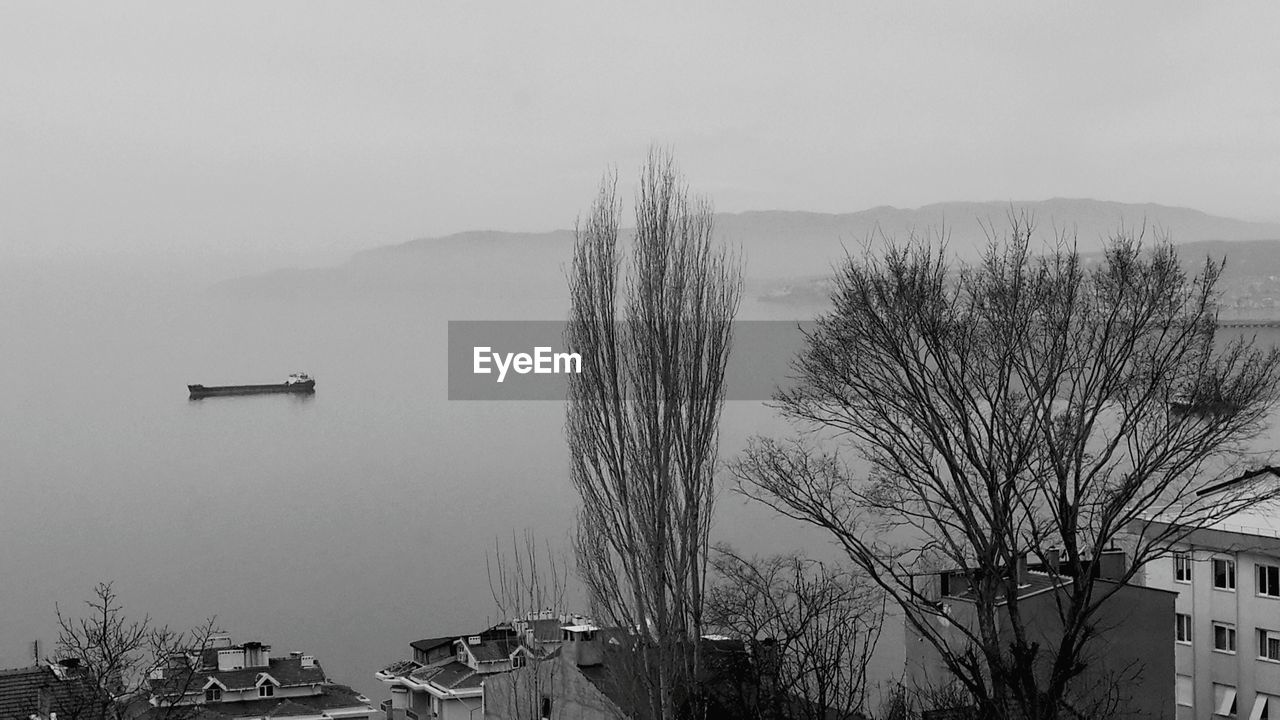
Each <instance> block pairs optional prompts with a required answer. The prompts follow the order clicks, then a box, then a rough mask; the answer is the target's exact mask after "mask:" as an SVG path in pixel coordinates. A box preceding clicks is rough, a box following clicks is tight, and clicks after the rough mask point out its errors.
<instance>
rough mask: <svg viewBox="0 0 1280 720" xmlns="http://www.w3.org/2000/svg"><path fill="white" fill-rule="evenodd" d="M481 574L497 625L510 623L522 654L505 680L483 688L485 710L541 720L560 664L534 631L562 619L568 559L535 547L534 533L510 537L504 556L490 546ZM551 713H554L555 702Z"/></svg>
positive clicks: (497, 546) (499, 546)
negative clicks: (518, 664) (543, 623)
mask: <svg viewBox="0 0 1280 720" xmlns="http://www.w3.org/2000/svg"><path fill="white" fill-rule="evenodd" d="M486 568H487V570H488V574H489V589H490V592H491V593H492V594H493V602H494V605H495V606H496V607H497V609H498V618H499V622H510V623H512V626H513V630H514V631H515V632H516V633H518V635H519V638H520V639H519V642H520V643H521V644H523V645H524V647H525V648H526V650H527V655H525V656H524V658H525V659H524V660H523V662H524V666H523V667H520V668H513V670H512V672H511V673H509V674H508V675H507V676H505V677H502V678H499V679H497V680H496V681H494V682H491V683H489V685H491V686H492V687H488V686H487V688H488V689H487V690H486V693H485V695H486V696H485V701H486V707H487V708H489V712H490V713H491V714H494V715H495V716H497V717H503V718H510V719H511V720H544V715H543V714H542V701H543V698H544V697H550V698H553V699H556V698H555V696H556V694H557V693H558V690H559V688H558V686H557V684H556V679H557V678H556V676H557V674H558V669H559V664H558V663H557V662H556V660H555V651H556V650H557V645H558V643H556V642H547V641H546V639H544V638H539V637H538V636H537V634H536V632H535V630H534V628H535V627H536V623H537V622H538V621H542V620H546V619H559V618H561V617H564V616H565V615H566V614H567V610H568V608H567V607H566V604H565V598H566V593H567V590H568V580H569V568H568V559H567V558H566V557H565V556H564V554H563V553H559V552H556V551H555V550H554V549H553V548H552V546H551V544H550V543H549V542H543V543H542V544H541V545H540V544H539V543H538V541H537V538H536V537H535V536H534V533H533V531H531V530H526V531H525V532H524V536H523V538H518V537H517V536H516V535H515V534H514V533H513V534H512V536H511V546H510V548H509V550H504V549H503V547H502V543H501V541H498V540H495V541H494V550H493V554H492V555H490V556H489V557H488V558H486ZM557 632H558V629H557ZM552 707H553V708H554V707H556V704H555V703H554V702H553V703H552Z"/></svg>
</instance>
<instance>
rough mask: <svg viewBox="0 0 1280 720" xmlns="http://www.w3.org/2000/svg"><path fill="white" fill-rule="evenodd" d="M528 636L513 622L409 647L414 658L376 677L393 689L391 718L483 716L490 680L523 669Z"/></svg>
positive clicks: (388, 706) (388, 714)
mask: <svg viewBox="0 0 1280 720" xmlns="http://www.w3.org/2000/svg"><path fill="white" fill-rule="evenodd" d="M522 627H523V626H522ZM524 637H525V634H524V633H522V632H521V631H520V630H517V629H516V627H515V626H514V625H513V624H510V623H503V624H500V625H495V626H493V627H491V628H489V629H488V630H484V631H483V632H480V633H478V634H475V635H442V636H437V637H432V638H426V639H423V640H415V641H414V642H411V643H409V646H410V647H411V648H412V649H413V659H412V660H401V661H398V662H395V663H392V664H391V665H388V666H387V667H385V668H383V669H382V670H379V671H378V672H377V673H376V674H375V675H374V677H376V678H378V679H379V680H381V681H382V682H384V683H386V684H387V685H389V686H390V690H391V700H390V701H389V702H387V703H384V704H383V709H384V711H385V712H386V719H387V720H405V719H406V718H407V720H425V719H426V718H440V719H441V720H452V719H453V718H467V720H473V719H474V718H478V717H479V712H480V709H481V707H482V705H483V700H482V698H483V689H482V686H483V683H484V681H485V679H486V678H488V677H490V676H493V675H495V674H499V673H504V672H508V671H510V670H511V669H513V668H517V667H522V666H523V665H524V664H525V662H526V660H527V658H528V657H529V649H528V648H527V647H526V645H525V644H524V642H523V638H524Z"/></svg>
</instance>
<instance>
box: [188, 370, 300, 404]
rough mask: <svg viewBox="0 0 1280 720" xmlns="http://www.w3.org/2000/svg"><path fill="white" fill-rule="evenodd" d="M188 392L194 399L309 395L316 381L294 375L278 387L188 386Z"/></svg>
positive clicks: (298, 374) (297, 374)
mask: <svg viewBox="0 0 1280 720" xmlns="http://www.w3.org/2000/svg"><path fill="white" fill-rule="evenodd" d="M187 390H188V391H190V393H191V397H192V398H193V399H194V398H203V397H212V396H216V395H264V394H269V393H302V394H307V393H313V392H315V391H316V381H315V378H312V377H311V376H310V375H308V374H306V373H293V374H292V375H290V376H289V377H288V379H286V380H285V381H284V382H282V383H280V384H278V385H208V386H206V385H188V386H187Z"/></svg>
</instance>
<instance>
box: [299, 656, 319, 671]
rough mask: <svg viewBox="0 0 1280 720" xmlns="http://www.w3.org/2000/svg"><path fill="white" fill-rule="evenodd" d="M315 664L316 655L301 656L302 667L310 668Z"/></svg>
mask: <svg viewBox="0 0 1280 720" xmlns="http://www.w3.org/2000/svg"><path fill="white" fill-rule="evenodd" d="M315 666H316V656H315V655H303V656H302V667H304V668H311V667H315Z"/></svg>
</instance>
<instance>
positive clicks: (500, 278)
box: [216, 198, 1280, 306]
mask: <svg viewBox="0 0 1280 720" xmlns="http://www.w3.org/2000/svg"><path fill="white" fill-rule="evenodd" d="M1011 214H1019V215H1022V214H1026V215H1027V216H1029V217H1031V218H1032V219H1033V220H1034V222H1035V226H1036V228H1037V232H1036V236H1038V237H1039V238H1040V240H1041V241H1042V242H1043V243H1044V245H1045V247H1049V246H1051V245H1052V243H1053V242H1054V240H1055V238H1056V237H1058V236H1059V235H1064V236H1065V237H1067V238H1068V239H1070V240H1073V241H1074V242H1076V243H1077V244H1078V246H1079V248H1080V250H1081V251H1082V252H1086V253H1087V252H1096V251H1097V250H1099V249H1101V248H1102V246H1103V243H1104V241H1105V239H1106V237H1108V236H1109V235H1111V234H1113V233H1115V232H1116V231H1117V230H1118V229H1120V228H1122V227H1123V228H1129V229H1133V230H1142V229H1145V231H1146V234H1147V237H1151V238H1153V239H1154V238H1155V237H1156V236H1157V235H1164V234H1167V236H1168V237H1169V238H1170V239H1171V240H1172V241H1173V242H1174V243H1176V244H1179V245H1185V246H1186V248H1187V250H1188V251H1191V252H1193V253H1195V254H1203V253H1204V252H1213V253H1216V254H1219V255H1221V254H1223V253H1224V252H1226V253H1227V254H1229V255H1235V253H1236V251H1237V250H1241V251H1244V248H1245V246H1237V245H1235V244H1234V243H1237V242H1239V241H1261V240H1271V241H1280V224H1272V223H1254V222H1245V221H1242V220H1234V219H1231V218H1224V217H1216V216H1213V215H1208V214H1206V213H1203V212H1200V211H1197V210H1192V209H1188V208H1180V207H1168V206H1163V205H1152V204H1142V205H1135V204H1124V203H1116V202H1105V201H1098V200H1072V199H1061V198H1055V199H1052V200H1044V201H1038V202H1011V203H1010V202H951V203H939V204H935V205H926V206H924V207H921V208H916V209H899V208H892V207H878V208H872V209H870V210H863V211H861V212H855V213H843V214H828V213H812V212H793V211H776V210H775V211H760V212H744V213H720V214H717V216H716V233H717V236H718V237H719V238H721V239H722V240H723V241H724V242H727V243H729V244H730V245H731V246H732V247H735V248H738V249H740V251H741V252H742V254H743V256H744V257H745V260H746V276H747V280H748V294H749V295H752V294H754V296H755V297H757V298H759V299H761V300H763V301H765V302H769V301H785V300H786V298H787V297H788V294H789V293H790V292H791V291H792V290H793V289H794V288H796V287H799V288H801V289H805V288H808V289H807V290H804V293H805V294H806V297H808V296H809V295H814V296H815V297H816V296H820V295H821V292H817V293H816V295H815V293H814V292H812V286H813V285H814V283H815V282H816V281H817V279H819V278H822V277H826V276H829V275H830V274H831V272H832V269H833V268H834V267H836V266H837V265H838V264H839V263H840V261H841V260H842V259H843V257H844V256H845V254H846V252H853V253H857V252H859V249H860V247H861V245H862V244H863V243H865V242H871V243H872V244H879V243H880V242H882V241H883V240H884V239H886V238H898V239H904V238H906V237H908V236H909V235H911V234H912V233H915V234H918V235H930V236H932V237H934V238H937V237H940V236H942V235H943V234H945V237H946V241H947V247H948V248H949V249H950V250H951V252H952V253H953V254H954V255H955V256H956V257H957V258H959V259H960V260H962V261H973V260H974V259H976V258H977V257H978V256H979V254H980V253H981V251H982V249H983V248H984V247H985V246H986V243H987V242H988V238H989V234H990V233H994V234H995V235H996V236H1002V235H1003V234H1004V233H1005V232H1006V231H1007V228H1008V226H1009V222H1008V218H1009V217H1010V215H1011ZM1214 243H1218V244H1216V245H1215V244H1214ZM572 247H573V233H572V231H568V230H558V231H553V232H543V233H519V232H497V231H474V232H464V233H458V234H456V235H449V236H446V237H440V238H424V239H419V240H412V241H410V242H406V243H401V244H398V245H390V246H385V247H380V248H376V249H373V250H367V251H364V252H360V253H357V254H356V255H354V256H353V257H352V258H351V259H350V260H349V261H348V262H346V263H345V264H343V265H339V266H336V267H332V268H324V269H318V270H293V271H277V272H274V273H268V274H265V275H258V276H251V277H246V278H239V279H237V280H233V281H229V282H226V283H221V284H220V285H218V286H217V287H216V292H217V293H218V294H228V295H231V296H240V297H254V296H282V295H283V296H297V297H315V296H317V295H319V296H325V295H338V296H360V295H366V294H369V293H382V294H385V293H410V294H420V293H422V292H426V293H428V294H429V295H431V296H432V297H438V298H444V299H446V300H449V301H453V302H450V303H449V304H450V305H454V304H455V303H456V304H457V305H465V298H467V297H485V298H502V297H505V298H521V299H524V300H525V301H526V302H528V303H530V304H531V305H534V306H541V305H543V304H544V303H550V304H551V305H554V306H558V305H559V304H560V303H561V302H563V298H564V294H565V293H564V288H565V272H566V267H567V265H568V263H569V260H570V256H571V252H572ZM1247 253H1248V258H1249V259H1250V260H1249V262H1250V264H1249V265H1247V266H1245V267H1246V268H1248V269H1249V274H1250V275H1252V274H1255V272H1256V270H1257V268H1260V267H1263V266H1265V267H1272V268H1276V270H1277V273H1276V274H1280V243H1261V244H1255V245H1250V246H1248V249H1247ZM1234 264H1235V263H1230V265H1234ZM1233 273H1234V271H1233V270H1232V269H1231V267H1230V266H1229V272H1228V274H1229V275H1231V274H1233ZM1268 274H1270V273H1268ZM806 302H808V300H806Z"/></svg>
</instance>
